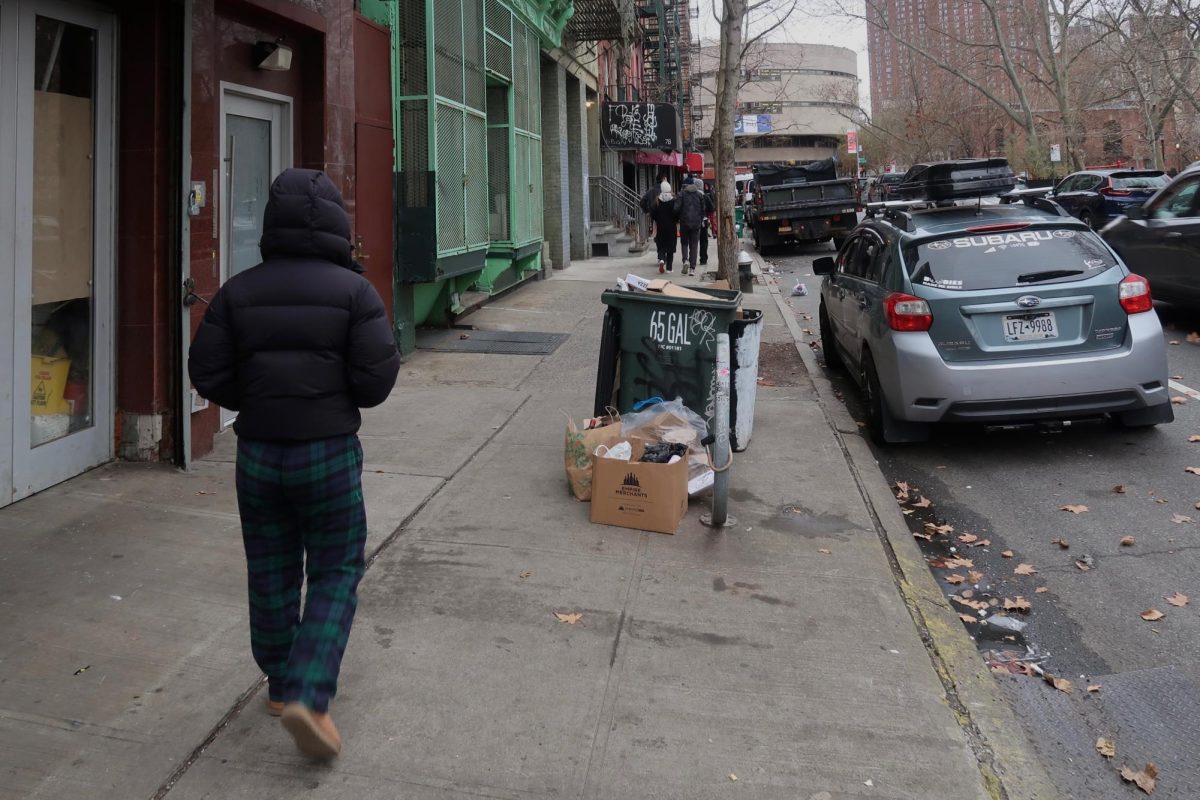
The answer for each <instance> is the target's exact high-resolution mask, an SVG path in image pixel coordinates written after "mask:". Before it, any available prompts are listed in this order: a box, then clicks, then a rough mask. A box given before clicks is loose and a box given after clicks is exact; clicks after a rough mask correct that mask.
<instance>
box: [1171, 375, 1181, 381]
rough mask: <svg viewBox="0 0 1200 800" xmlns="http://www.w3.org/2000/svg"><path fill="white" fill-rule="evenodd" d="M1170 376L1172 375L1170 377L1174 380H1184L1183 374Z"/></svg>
mask: <svg viewBox="0 0 1200 800" xmlns="http://www.w3.org/2000/svg"><path fill="white" fill-rule="evenodd" d="M1169 377H1170V378H1171V380H1173V381H1181V380H1183V376H1182V375H1171V376H1169Z"/></svg>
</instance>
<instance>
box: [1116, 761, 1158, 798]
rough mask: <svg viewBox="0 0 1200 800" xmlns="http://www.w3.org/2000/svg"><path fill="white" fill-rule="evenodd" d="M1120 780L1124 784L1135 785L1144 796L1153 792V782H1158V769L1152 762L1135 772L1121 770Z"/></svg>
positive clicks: (1127, 769)
mask: <svg viewBox="0 0 1200 800" xmlns="http://www.w3.org/2000/svg"><path fill="white" fill-rule="evenodd" d="M1121 780H1123V781H1125V782H1126V783H1133V784H1136V785H1137V787H1138V788H1139V789H1141V790H1142V791H1143V792H1145V793H1146V794H1152V793H1153V792H1154V785H1155V782H1156V781H1157V780H1158V767H1157V766H1156V765H1155V764H1154V762H1153V761H1151V762H1149V763H1148V764H1146V766H1144V767H1142V768H1141V769H1140V770H1138V771H1137V772H1134V771H1133V770H1132V769H1130V768H1129V767H1124V768H1122V769H1121Z"/></svg>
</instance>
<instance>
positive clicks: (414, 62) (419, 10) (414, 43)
mask: <svg viewBox="0 0 1200 800" xmlns="http://www.w3.org/2000/svg"><path fill="white" fill-rule="evenodd" d="M397 11H398V13H399V26H398V27H397V29H396V30H394V31H392V35H393V36H394V37H396V47H397V48H398V50H399V71H400V75H399V79H400V80H399V84H400V85H399V89H400V95H401V96H412V95H421V94H425V93H426V91H428V81H427V80H426V75H425V71H426V64H425V57H426V52H425V21H426V16H425V14H426V6H425V0H399V6H398V8H397Z"/></svg>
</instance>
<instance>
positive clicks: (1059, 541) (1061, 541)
mask: <svg viewBox="0 0 1200 800" xmlns="http://www.w3.org/2000/svg"><path fill="white" fill-rule="evenodd" d="M1050 544H1056V545H1058V546H1059V547H1060V548H1061V549H1063V550H1067V549H1069V548H1070V547H1071V543H1070V542H1068V541H1067V540H1066V539H1063V538H1061V537H1060V538H1058V539H1054V540H1052V541H1051V542H1050Z"/></svg>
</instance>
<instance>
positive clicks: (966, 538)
mask: <svg viewBox="0 0 1200 800" xmlns="http://www.w3.org/2000/svg"><path fill="white" fill-rule="evenodd" d="M958 540H959V541H960V542H962V543H963V544H971V543H972V542H978V541H979V537H978V536H976V535H975V534H973V533H964V534H962V535H961V536H959V537H958Z"/></svg>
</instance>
